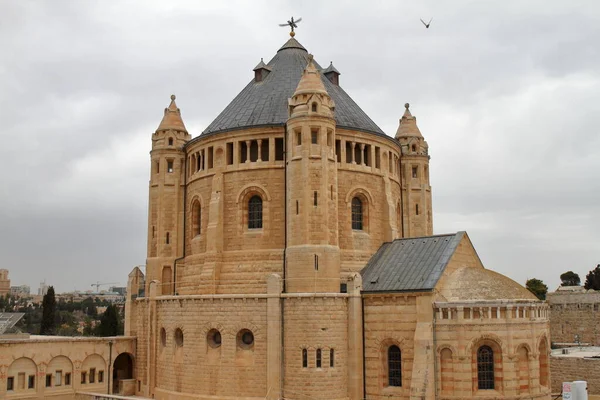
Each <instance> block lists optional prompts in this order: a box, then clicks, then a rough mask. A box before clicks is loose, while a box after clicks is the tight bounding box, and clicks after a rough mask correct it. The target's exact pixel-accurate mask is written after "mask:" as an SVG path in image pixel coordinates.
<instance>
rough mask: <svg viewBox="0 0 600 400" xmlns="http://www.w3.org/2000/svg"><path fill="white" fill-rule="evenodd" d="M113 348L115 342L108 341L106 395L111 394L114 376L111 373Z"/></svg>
mask: <svg viewBox="0 0 600 400" xmlns="http://www.w3.org/2000/svg"><path fill="white" fill-rule="evenodd" d="M112 347H113V341H112V340H109V341H108V379H107V381H108V385H107V388H106V394H110V376H111V375H112V374H111V371H110V367H111V364H112Z"/></svg>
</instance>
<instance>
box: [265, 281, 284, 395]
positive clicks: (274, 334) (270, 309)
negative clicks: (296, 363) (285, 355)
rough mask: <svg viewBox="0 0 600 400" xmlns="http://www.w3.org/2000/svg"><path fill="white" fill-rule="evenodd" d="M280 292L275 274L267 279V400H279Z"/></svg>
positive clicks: (280, 285)
mask: <svg viewBox="0 0 600 400" xmlns="http://www.w3.org/2000/svg"><path fill="white" fill-rule="evenodd" d="M281 292H282V281H281V277H280V276H279V275H277V274H272V275H269V277H268V278H267V294H268V295H269V298H268V299H267V395H266V397H265V399H267V400H277V399H280V398H281V395H282V393H281V383H282V382H281V362H282V350H281V302H282V299H281Z"/></svg>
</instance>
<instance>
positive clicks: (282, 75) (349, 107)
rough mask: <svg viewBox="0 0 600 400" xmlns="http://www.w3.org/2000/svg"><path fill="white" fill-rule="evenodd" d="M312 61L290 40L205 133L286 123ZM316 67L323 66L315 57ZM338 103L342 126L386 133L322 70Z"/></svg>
mask: <svg viewBox="0 0 600 400" xmlns="http://www.w3.org/2000/svg"><path fill="white" fill-rule="evenodd" d="M308 61H309V54H308V52H307V51H306V49H305V48H304V47H303V46H302V45H301V44H300V43H299V42H298V41H297V40H296V39H294V38H291V39H290V40H288V41H287V42H286V43H285V44H284V45H283V46H282V47H281V48H280V49H279V51H278V52H277V54H275V57H273V59H272V60H271V61H269V63H268V64H267V69H270V72H269V73H268V75H266V76H265V77H264V78H263V79H262V80H261V81H259V82H257V81H255V80H254V79H253V80H252V81H251V82H250V83H248V85H246V87H245V88H244V89H242V91H241V92H240V93H239V94H238V95H237V96H236V97H235V98H234V99H233V100H232V101H231V103H229V105H228V106H227V107H225V110H223V111H222V112H221V114H219V116H217V118H216V119H215V120H214V121H213V122H212V123H211V124H210V125H209V126H208V128H206V129H205V130H204V132H202V135H208V134H213V133H217V132H221V131H230V130H235V129H243V128H249V127H253V126H269V125H284V124H285V123H286V121H287V119H288V99H289V98H291V97H292V96H293V95H294V91H295V90H296V87H297V86H298V83H299V82H300V78H301V77H302V72H303V71H304V68H306V65H307V64H308ZM313 62H314V64H315V67H316V68H317V69H319V70H321V71H322V70H323V69H322V68H321V66H320V65H319V64H318V63H317V62H316V61H313ZM320 78H321V80H322V82H323V85H324V86H325V89H326V90H327V92H328V93H329V96H330V97H331V99H332V100H333V101H334V103H335V120H336V123H337V126H338V127H342V128H348V129H353V130H361V131H367V132H373V133H376V134H380V135H385V134H384V133H383V131H382V130H381V129H380V128H379V127H378V126H377V125H376V124H375V123H374V122H373V121H372V120H371V119H370V118H369V117H368V116H367V114H365V112H364V111H363V110H361V109H360V107H359V106H358V105H357V104H356V103H355V102H354V100H352V98H350V96H348V94H347V93H346V92H345V91H344V89H342V88H341V87H340V86H338V85H335V84H333V83H332V82H331V81H330V80H329V79H327V78H326V77H323V75H322V74H320Z"/></svg>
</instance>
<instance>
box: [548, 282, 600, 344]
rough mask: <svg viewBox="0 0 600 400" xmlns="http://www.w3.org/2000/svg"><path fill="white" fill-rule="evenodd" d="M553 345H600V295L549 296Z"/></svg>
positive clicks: (588, 293)
mask: <svg viewBox="0 0 600 400" xmlns="http://www.w3.org/2000/svg"><path fill="white" fill-rule="evenodd" d="M548 303H550V332H551V337H552V342H553V343H574V342H575V335H578V337H579V342H581V343H590V344H592V345H594V346H598V345H600V292H585V293H560V292H555V293H548Z"/></svg>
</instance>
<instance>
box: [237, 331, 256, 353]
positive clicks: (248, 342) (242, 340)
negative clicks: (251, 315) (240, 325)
mask: <svg viewBox="0 0 600 400" xmlns="http://www.w3.org/2000/svg"><path fill="white" fill-rule="evenodd" d="M237 337H238V340H237V341H238V345H239V346H240V347H241V348H243V349H251V348H252V346H254V334H253V333H252V332H251V331H249V330H248V329H243V330H241V331H240V332H239V333H238V336H237Z"/></svg>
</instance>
